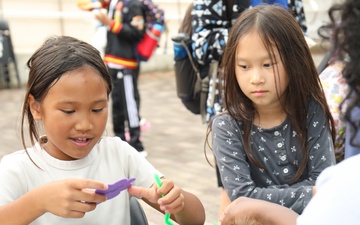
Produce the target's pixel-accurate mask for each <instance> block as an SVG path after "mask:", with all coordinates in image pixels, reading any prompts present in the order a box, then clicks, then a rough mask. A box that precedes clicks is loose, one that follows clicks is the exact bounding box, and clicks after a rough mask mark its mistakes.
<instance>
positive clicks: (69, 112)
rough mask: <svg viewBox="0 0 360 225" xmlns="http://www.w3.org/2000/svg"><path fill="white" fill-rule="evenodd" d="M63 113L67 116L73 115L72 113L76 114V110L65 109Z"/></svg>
mask: <svg viewBox="0 0 360 225" xmlns="http://www.w3.org/2000/svg"><path fill="white" fill-rule="evenodd" d="M61 112H63V113H65V114H71V113H74V112H75V110H65V109H62V110H61Z"/></svg>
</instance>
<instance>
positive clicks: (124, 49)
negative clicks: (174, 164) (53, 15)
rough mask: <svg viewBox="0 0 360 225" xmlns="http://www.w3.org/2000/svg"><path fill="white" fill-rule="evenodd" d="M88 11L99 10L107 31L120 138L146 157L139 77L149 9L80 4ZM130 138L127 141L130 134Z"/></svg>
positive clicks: (134, 3) (132, 0)
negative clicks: (140, 49)
mask: <svg viewBox="0 0 360 225" xmlns="http://www.w3.org/2000/svg"><path fill="white" fill-rule="evenodd" d="M78 6H79V7H80V8H82V9H85V10H92V9H96V8H103V9H106V10H96V11H94V12H95V17H96V18H97V19H98V20H99V22H100V23H101V24H103V25H104V26H106V27H107V44H106V49H105V55H104V62H105V64H106V65H107V66H108V69H109V72H110V75H111V77H112V79H113V85H114V89H113V92H112V95H111V97H112V119H113V130H114V133H115V135H116V136H118V137H120V138H121V139H122V140H126V141H127V142H128V143H129V144H130V145H131V146H133V147H134V148H135V149H136V150H137V151H138V152H140V153H141V154H142V155H144V156H145V157H146V156H147V152H146V151H145V150H144V146H143V144H142V142H141V140H140V133H141V130H140V115H139V109H140V94H139V90H138V84H137V83H138V76H139V66H140V62H139V60H138V52H137V51H136V45H137V43H138V42H139V41H140V40H141V39H142V38H143V36H144V31H145V19H144V18H145V16H146V14H145V8H144V6H143V4H142V3H141V2H140V1H138V0H124V1H122V0H110V1H109V0H104V1H100V2H91V3H89V2H87V3H86V2H84V1H80V3H79V2H78ZM127 130H128V131H129V133H128V134H129V137H127V138H126V136H125V134H126V131H127Z"/></svg>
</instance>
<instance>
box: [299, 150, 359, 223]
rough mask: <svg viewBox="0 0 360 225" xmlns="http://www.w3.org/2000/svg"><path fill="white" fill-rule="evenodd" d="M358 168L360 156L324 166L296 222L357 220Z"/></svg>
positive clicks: (346, 221)
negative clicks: (312, 193) (309, 199)
mask: <svg viewBox="0 0 360 225" xmlns="http://www.w3.org/2000/svg"><path fill="white" fill-rule="evenodd" d="M353 171H354V172H353ZM358 171H360V156H359V157H357V156H354V157H352V158H350V159H347V160H345V161H343V162H342V163H340V164H338V165H336V166H332V167H329V168H327V169H325V170H324V171H323V172H322V173H321V174H320V176H319V178H318V180H317V182H316V187H317V192H316V194H315V196H314V197H313V198H312V200H311V201H310V203H309V204H308V206H307V207H306V208H305V210H304V212H303V213H302V215H300V216H299V217H298V219H297V225H312V224H314V225H315V224H316V225H338V224H347V225H352V224H359V221H360V214H359V212H358V209H359V208H360V195H359V186H360V176H357V172H358Z"/></svg>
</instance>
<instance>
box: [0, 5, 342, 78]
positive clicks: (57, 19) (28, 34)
mask: <svg viewBox="0 0 360 225" xmlns="http://www.w3.org/2000/svg"><path fill="white" fill-rule="evenodd" d="M153 1H154V2H155V3H156V4H158V5H159V6H160V8H162V9H163V10H164V11H165V20H166V24H167V27H168V33H166V34H164V35H163V36H162V39H161V42H160V48H158V49H157V52H156V53H157V56H159V57H160V58H159V57H153V58H152V60H150V61H149V62H148V63H143V66H142V69H143V70H146V69H147V68H150V70H153V69H156V68H161V67H162V68H172V41H171V37H172V36H173V35H175V34H176V32H177V30H178V26H179V22H180V20H181V19H182V17H183V15H184V13H185V10H186V8H187V6H188V5H189V4H191V2H192V0H153ZM303 1H304V4H305V13H306V17H307V21H308V34H309V36H310V37H313V38H315V39H316V38H317V33H316V32H317V28H318V27H319V26H320V25H322V24H323V23H324V22H326V21H327V20H328V18H327V17H328V16H327V10H328V8H329V7H330V6H331V5H332V3H333V2H335V1H337V2H339V1H340V2H341V0H303ZM312 3H315V4H312ZM314 6H315V7H314ZM0 17H1V18H4V19H6V20H7V21H8V22H9V26H10V33H11V38H12V42H13V47H14V51H15V54H16V56H17V62H18V68H19V72H20V74H21V77H22V80H23V81H24V80H26V73H27V72H26V71H25V62H26V60H27V59H28V57H29V55H30V54H31V53H32V52H34V51H35V49H36V48H38V47H39V46H40V45H41V43H42V42H43V41H44V40H45V39H46V38H47V37H48V36H50V35H54V34H56V35H59V34H63V35H70V36H74V37H77V38H79V39H82V40H84V41H87V42H90V41H91V38H92V36H93V34H94V32H95V25H96V20H95V19H94V17H93V15H92V13H91V12H84V11H81V10H80V9H78V8H77V6H76V0H0Z"/></svg>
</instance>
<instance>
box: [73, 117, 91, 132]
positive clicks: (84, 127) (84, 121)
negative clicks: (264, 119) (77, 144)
mask: <svg viewBox="0 0 360 225" xmlns="http://www.w3.org/2000/svg"><path fill="white" fill-rule="evenodd" d="M92 128H93V123H92V122H91V118H90V116H88V115H79V118H78V122H77V123H76V125H75V130H77V131H82V132H84V131H89V130H91V129H92Z"/></svg>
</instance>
